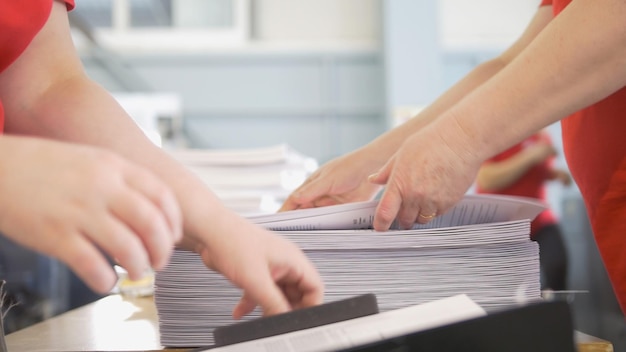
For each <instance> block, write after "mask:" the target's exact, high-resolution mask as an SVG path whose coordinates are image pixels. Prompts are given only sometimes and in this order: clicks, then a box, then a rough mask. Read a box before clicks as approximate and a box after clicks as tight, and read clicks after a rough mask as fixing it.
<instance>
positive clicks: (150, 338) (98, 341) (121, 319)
mask: <svg viewBox="0 0 626 352" xmlns="http://www.w3.org/2000/svg"><path fill="white" fill-rule="evenodd" d="M575 338H576V342H577V345H578V351H579V352H613V346H612V344H611V343H610V342H608V341H605V340H602V339H598V338H596V337H593V336H590V335H587V334H584V333H581V332H578V331H577V332H576V333H575ZM6 340H7V347H8V349H9V351H40V352H70V351H71V352H75V351H103V352H104V351H107V352H109V351H143V352H148V351H162V350H163V349H164V348H163V346H161V345H160V343H159V327H158V320H157V311H156V307H155V304H154V300H153V298H152V297H143V298H131V297H124V296H121V295H111V296H107V297H104V298H102V299H100V300H98V301H96V302H94V303H91V304H88V305H86V306H83V307H80V308H77V309H74V310H72V311H69V312H66V313H64V314H61V315H59V316H56V317H54V318H51V319H48V320H45V321H43V322H41V323H38V324H35V325H33V326H30V327H28V328H25V329H22V330H19V331H16V332H14V333H11V334H9V335H7V337H6ZM167 351H168V352H183V351H186V350H184V349H178V350H176V349H167Z"/></svg>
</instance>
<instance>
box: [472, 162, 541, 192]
mask: <svg viewBox="0 0 626 352" xmlns="http://www.w3.org/2000/svg"><path fill="white" fill-rule="evenodd" d="M536 164H537V160H536V159H535V158H534V157H533V156H532V155H530V153H524V152H521V153H518V154H516V155H515V156H513V157H511V158H508V159H506V160H503V161H496V162H489V163H485V164H483V166H482V167H481V168H480V171H479V172H478V176H477V178H476V183H477V185H478V187H479V188H481V189H482V190H484V191H487V192H497V191H500V190H502V189H504V188H506V187H509V186H511V185H513V184H514V183H515V182H517V181H519V180H520V179H521V178H522V177H523V176H524V175H525V174H526V173H527V172H528V171H529V170H530V169H531V168H532V167H533V166H535V165H536Z"/></svg>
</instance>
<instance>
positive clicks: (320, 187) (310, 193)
mask: <svg viewBox="0 0 626 352" xmlns="http://www.w3.org/2000/svg"><path fill="white" fill-rule="evenodd" d="M329 192H330V183H329V182H323V181H311V182H309V183H305V184H303V185H302V186H300V187H299V188H298V189H296V190H295V191H293V193H291V194H290V195H289V197H287V199H286V200H285V202H284V203H283V205H282V206H281V207H280V209H279V210H278V211H279V212H280V211H287V210H294V209H298V208H313V207H314V205H313V202H314V201H315V200H316V199H318V198H320V197H323V196H326V195H328V194H329Z"/></svg>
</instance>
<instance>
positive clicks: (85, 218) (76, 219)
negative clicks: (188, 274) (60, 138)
mask: <svg viewBox="0 0 626 352" xmlns="http://www.w3.org/2000/svg"><path fill="white" fill-rule="evenodd" d="M0 194H1V195H2V197H0V231H1V232H2V233H3V234H4V235H6V236H8V237H9V238H11V239H12V240H13V241H15V242H17V243H19V244H21V245H24V246H26V247H28V248H31V249H34V250H35V251H38V252H41V253H43V254H46V255H49V256H52V257H55V258H58V259H59V260H61V261H63V262H64V263H66V264H67V265H68V266H69V267H70V268H71V269H72V270H73V271H74V272H76V274H77V275H78V276H79V277H80V278H81V279H82V280H84V281H85V283H86V284H87V285H88V286H89V287H90V288H91V289H93V290H94V291H96V292H99V293H106V292H108V291H109V290H110V289H111V288H112V287H113V286H114V285H115V282H116V280H117V277H116V275H115V272H114V271H113V268H112V267H111V265H110V263H109V262H108V261H107V259H106V258H105V256H104V255H103V252H104V254H106V255H108V256H110V257H111V258H112V259H114V260H115V261H117V262H118V263H119V264H120V265H121V266H123V267H124V268H125V269H126V270H127V271H128V272H129V275H130V277H131V278H133V279H139V278H140V277H142V275H144V274H145V272H146V270H147V269H149V268H155V269H159V268H162V267H163V266H164V265H165V264H166V263H167V262H168V260H169V256H170V254H171V252H172V249H173V248H174V244H175V242H177V241H178V240H179V239H180V238H181V236H182V219H181V213H180V209H179V206H178V203H177V201H176V198H175V197H174V195H173V193H172V192H171V191H170V189H169V188H168V187H167V186H166V185H165V184H164V183H162V182H161V181H160V180H159V179H158V178H157V177H155V176H154V175H153V174H152V173H151V172H149V171H147V170H146V169H144V168H142V167H139V166H136V165H134V164H131V163H129V162H127V161H126V160H125V159H122V158H121V157H118V156H116V155H115V154H113V153H111V152H107V151H104V150H101V149H96V148H92V147H87V146H82V145H70V144H66V143H60V142H53V141H49V140H45V139H38V138H25V137H9V136H2V137H0Z"/></svg>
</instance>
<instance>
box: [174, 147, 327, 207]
mask: <svg viewBox="0 0 626 352" xmlns="http://www.w3.org/2000/svg"><path fill="white" fill-rule="evenodd" d="M169 153H170V154H171V155H172V156H173V157H174V158H175V159H177V160H178V161H180V162H181V163H183V164H184V165H185V166H187V167H188V168H189V169H190V170H191V171H192V172H193V173H195V174H196V175H197V176H198V177H200V179H202V180H203V181H204V183H205V184H207V185H208V186H209V187H210V188H211V190H212V191H213V192H214V193H215V194H216V195H217V196H218V197H219V198H220V199H221V200H222V201H223V203H224V204H225V205H226V206H227V207H229V208H230V209H232V210H234V211H236V212H238V213H240V214H242V215H253V214H268V213H273V212H275V211H276V210H277V209H278V208H279V207H280V204H281V203H282V201H283V200H284V199H285V198H286V197H287V196H288V195H289V193H291V191H293V190H294V189H296V188H297V187H298V186H299V185H300V184H302V182H304V180H305V179H306V178H307V177H308V176H309V175H310V174H311V173H312V172H313V171H315V169H317V167H318V163H317V161H315V159H313V158H310V157H307V156H305V155H303V154H301V153H299V152H298V151H296V150H294V149H293V148H291V147H289V146H288V145H285V144H280V145H275V146H270V147H263V148H250V149H174V150H169Z"/></svg>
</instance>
